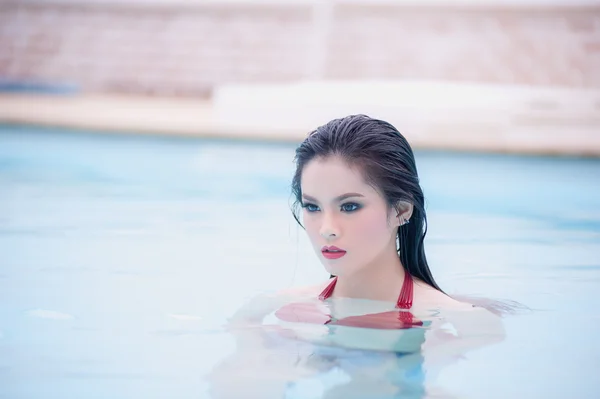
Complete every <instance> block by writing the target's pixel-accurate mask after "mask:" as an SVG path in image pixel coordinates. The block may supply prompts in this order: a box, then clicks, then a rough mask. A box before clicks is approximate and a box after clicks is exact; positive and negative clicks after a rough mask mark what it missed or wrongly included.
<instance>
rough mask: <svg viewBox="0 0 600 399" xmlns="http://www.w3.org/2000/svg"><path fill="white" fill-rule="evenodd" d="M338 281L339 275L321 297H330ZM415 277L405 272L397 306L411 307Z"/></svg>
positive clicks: (402, 307) (401, 307)
mask: <svg viewBox="0 0 600 399" xmlns="http://www.w3.org/2000/svg"><path fill="white" fill-rule="evenodd" d="M336 283H337V276H336V277H334V278H333V279H332V280H331V282H330V283H329V284H328V285H327V287H325V289H324V290H323V292H321V294H320V295H319V299H320V300H322V301H324V300H325V299H327V298H329V297H330V296H331V294H332V293H333V290H334V289H335V284H336ZM413 285H414V284H413V279H412V277H411V275H410V273H408V272H406V271H405V272H404V282H403V283H402V289H401V290H400V296H399V297H398V301H397V302H396V307H397V308H400V309H410V308H411V307H412V304H413Z"/></svg>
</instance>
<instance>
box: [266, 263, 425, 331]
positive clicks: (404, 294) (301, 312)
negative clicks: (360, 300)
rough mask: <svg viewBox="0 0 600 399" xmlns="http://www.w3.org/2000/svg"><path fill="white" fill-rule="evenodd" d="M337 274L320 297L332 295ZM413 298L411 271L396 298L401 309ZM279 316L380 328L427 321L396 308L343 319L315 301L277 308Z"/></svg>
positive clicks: (339, 324) (298, 319)
mask: <svg viewBox="0 0 600 399" xmlns="http://www.w3.org/2000/svg"><path fill="white" fill-rule="evenodd" d="M336 283H337V277H334V278H333V280H332V281H331V283H329V285H327V287H326V288H325V289H324V290H323V292H322V293H321V294H320V295H319V299H320V300H322V301H324V300H326V299H327V298H329V297H331V294H332V293H333V290H334V288H335V284H336ZM412 302H413V280H412V278H411V276H410V275H409V273H405V274H404V282H403V284H402V290H401V291H400V296H399V297H398V301H397V302H396V308H398V309H410V308H411V307H412ZM275 316H276V317H278V318H279V319H280V320H283V321H288V322H296V323H311V324H326V325H338V326H348V327H361V328H376V329H384V330H397V329H406V328H411V327H417V326H422V325H423V322H422V321H421V320H418V319H416V318H415V317H414V316H413V315H412V313H410V312H408V311H405V310H402V311H398V310H392V311H388V312H381V313H371V314H366V315H360V316H349V317H344V318H342V319H336V318H333V317H332V316H331V315H329V314H327V313H324V312H323V311H322V310H320V309H319V308H318V307H317V306H316V305H315V304H314V303H309V302H305V303H291V304H288V305H285V306H283V307H282V308H280V309H279V310H277V311H276V312H275Z"/></svg>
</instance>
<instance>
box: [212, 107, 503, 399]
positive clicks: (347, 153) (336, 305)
mask: <svg viewBox="0 0 600 399" xmlns="http://www.w3.org/2000/svg"><path fill="white" fill-rule="evenodd" d="M295 161H296V172H295V175H294V177H293V180H292V192H293V194H294V197H295V203H294V207H293V211H294V217H295V219H296V221H297V222H298V223H299V224H300V225H301V226H303V227H304V229H305V230H306V232H307V234H308V237H309V239H310V242H311V244H312V246H313V248H314V250H315V252H316V254H317V256H318V258H319V259H320V261H321V262H322V264H323V265H324V267H325V270H326V271H327V272H328V273H329V274H330V275H331V278H330V279H329V280H328V281H324V282H322V283H319V284H317V285H316V286H312V287H306V288H301V289H295V290H288V291H283V292H280V293H278V294H277V295H274V296H262V297H259V298H257V299H255V300H254V301H253V302H251V303H250V304H249V305H248V306H246V307H244V308H243V309H242V310H241V311H239V312H238V313H237V314H236V315H235V316H234V317H233V318H232V319H231V323H230V327H231V328H232V331H233V332H234V334H235V335H236V338H237V340H238V345H239V347H238V352H237V353H236V354H235V355H234V356H232V357H231V358H229V359H228V360H227V361H225V362H223V363H222V364H221V365H220V366H219V367H218V368H217V369H215V370H214V373H213V375H212V377H211V379H212V381H213V388H217V386H220V387H224V386H225V385H223V384H218V383H217V381H219V376H221V378H225V380H221V381H227V375H229V376H231V375H236V374H237V375H242V374H244V373H246V374H244V375H248V374H247V371H245V372H242V373H241V374H240V373H236V370H238V369H237V367H239V365H241V364H253V365H254V366H253V367H252V370H253V372H254V373H259V374H261V375H263V376H264V375H270V376H271V377H272V379H271V383H270V384H262V385H260V387H259V386H258V385H256V384H253V383H251V381H257V380H256V378H255V377H256V375H253V376H252V377H250V376H248V379H247V382H248V384H242V385H243V386H244V388H243V391H244V392H245V393H248V392H249V391H252V389H251V388H250V387H251V386H252V387H254V388H256V389H259V390H260V389H265V388H266V387H270V388H271V389H274V390H275V391H278V392H279V391H285V390H288V391H289V390H290V383H293V384H292V385H293V386H294V387H296V386H300V387H301V386H302V381H305V382H306V381H309V382H310V383H311V384H312V383H314V381H313V380H314V379H315V378H317V379H321V380H323V379H326V378H330V377H328V376H330V374H328V373H330V372H333V371H332V370H334V371H335V370H338V371H339V370H342V371H343V372H344V373H345V376H346V377H347V378H346V380H344V381H345V382H339V381H338V382H336V383H334V382H331V380H328V381H329V384H330V387H329V388H328V389H327V392H325V393H324V394H323V397H344V398H346V397H350V396H348V392H359V391H357V389H358V390H360V389H361V388H362V389H364V388H365V387H367V386H372V387H373V388H369V389H380V390H382V392H381V394H382V397H388V396H386V395H387V394H388V393H389V395H391V396H390V397H395V396H394V395H395V394H397V393H399V392H405V391H406V390H407V389H410V390H412V391H414V392H417V395H416V396H417V397H421V395H422V394H423V392H424V387H425V385H426V384H425V379H424V378H425V372H424V370H423V368H427V372H428V373H427V375H428V376H429V375H430V374H435V371H439V369H440V368H441V367H442V366H443V365H444V364H447V363H448V362H449V361H450V362H451V361H454V360H455V359H457V358H459V357H460V356H462V354H464V353H465V352H466V351H468V350H472V349H474V348H477V347H481V346H485V345H489V344H491V343H494V342H498V341H500V340H502V339H503V337H504V335H503V334H504V331H503V329H502V325H501V323H500V320H499V318H498V317H497V316H496V315H494V314H492V313H491V312H489V311H488V310H487V309H485V308H484V307H480V306H474V304H473V303H472V302H466V301H463V300H458V299H456V298H452V297H450V296H449V295H447V294H445V293H444V292H443V291H442V289H441V288H440V287H439V285H438V284H437V283H436V282H435V280H434V278H433V276H432V273H431V270H430V269H429V265H428V264H427V259H426V256H425V250H424V245H423V241H424V238H425V234H426V231H427V221H426V215H425V209H424V197H423V192H422V190H421V187H420V185H419V176H418V174H417V168H416V165H415V159H414V155H413V152H412V149H411V147H410V145H409V143H408V142H407V141H406V139H405V138H404V137H403V136H402V135H401V134H400V133H399V132H398V130H396V128H395V127H394V126H392V125H391V124H389V123H387V122H385V121H381V120H377V119H373V118H369V117H367V116H364V115H353V116H348V117H345V118H341V119H336V120H333V121H331V122H329V123H327V124H326V125H323V126H321V127H319V128H317V129H316V130H315V131H313V132H312V133H310V134H309V135H308V137H307V138H306V139H305V140H304V141H303V142H302V143H301V144H300V146H299V147H298V148H297V150H296V157H295ZM300 209H301V212H300ZM490 304H491V302H490ZM486 307H487V306H486ZM490 309H491V310H494V309H493V308H491V307H490ZM286 337H287V338H290V337H291V338H299V340H297V339H296V340H289V341H288V344H282V342H284V341H282V340H280V339H279V338H286ZM299 341H300V342H309V343H313V344H327V345H326V346H325V347H323V346H322V345H318V346H302V347H300V346H296V347H294V348H295V349H293V350H288V349H289V348H290V347H291V346H290V345H299V344H296V343H292V342H299ZM277 342H279V344H281V345H280V346H277V344H276V343H277ZM286 345H288V346H286ZM336 347H338V348H337V349H336ZM339 347H342V348H343V349H340V348H339ZM258 348H260V349H258ZM281 348H287V349H281ZM327 348H329V349H327ZM263 349H264V350H263ZM338 349H340V350H338ZM336 350H338V351H337V352H336ZM365 350H367V351H373V350H375V351H377V353H378V355H377V356H376V358H377V361H374V362H367V363H368V364H365V359H366V358H368V356H365V355H364V352H361V351H365ZM356 351H358V352H356ZM357 353H358V355H357ZM288 355H289V357H286V356H288ZM261 359H262V360H264V362H262V361H261ZM428 359H429V360H428ZM259 364H263V366H264V368H263V369H262V370H261V369H260V366H258V365H259ZM239 370H247V368H246V367H242V368H241V369H239ZM432 371H434V373H431V372H432ZM382 379H383V380H382ZM321 380H320V382H319V384H321V385H320V386H324V384H325V385H326V383H325V382H323V381H321ZM311 381H313V382H311ZM369 382H370V383H369ZM306 383H308V382H306ZM294 384H295V385H294ZM371 392H372V393H373V394H374V391H371ZM363 393H364V392H363ZM361 395H362V394H361ZM371 396H373V395H371ZM358 397H361V396H360V395H358ZM362 397H364V396H362Z"/></svg>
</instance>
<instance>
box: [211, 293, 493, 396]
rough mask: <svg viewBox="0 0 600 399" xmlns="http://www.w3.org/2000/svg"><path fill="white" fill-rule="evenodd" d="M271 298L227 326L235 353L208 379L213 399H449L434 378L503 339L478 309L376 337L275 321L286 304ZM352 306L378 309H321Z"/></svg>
mask: <svg viewBox="0 0 600 399" xmlns="http://www.w3.org/2000/svg"><path fill="white" fill-rule="evenodd" d="M271 299H273V301H271V302H270V301H269V300H268V299H267V298H257V299H255V301H253V302H251V303H250V304H249V305H248V306H247V307H245V308H243V309H241V310H240V311H239V312H238V313H237V314H236V316H234V318H233V319H232V320H231V322H230V325H229V329H230V332H231V333H232V334H233V335H234V337H235V339H236V344H237V348H236V351H235V352H234V353H233V354H232V355H230V356H229V357H228V358H226V359H225V360H223V361H222V362H221V363H220V364H218V365H217V366H216V367H215V368H214V369H213V371H212V372H211V374H210V375H209V377H208V380H209V381H210V383H211V394H212V397H213V398H249V397H252V398H253V397H256V398H266V399H267V398H302V399H308V398H339V399H342V398H343V399H346V398H365V397H368V398H398V397H402V398H425V397H445V398H447V397H452V395H451V394H450V393H447V392H441V391H440V390H439V389H437V388H436V386H435V378H436V375H437V374H438V373H439V372H440V371H441V370H442V369H443V368H444V367H446V366H448V365H450V364H452V363H454V362H456V361H457V360H459V359H461V358H462V357H463V356H464V355H465V354H466V353H468V352H470V351H472V350H475V349H478V348H481V347H484V346H488V345H491V344H494V343H498V342H500V341H502V340H503V339H504V329H503V327H502V320H501V319H500V317H498V316H496V315H494V314H492V313H490V312H488V311H487V310H485V309H482V308H476V309H474V310H472V311H464V310H460V311H457V310H447V311H429V312H426V313H425V312H420V313H419V319H421V320H423V326H422V327H413V328H409V329H401V330H380V329H368V328H358V327H346V326H336V325H333V326H329V325H323V324H321V325H318V324H314V325H310V324H306V323H303V324H298V323H296V324H295V325H294V323H285V322H281V321H280V320H279V321H278V320H277V319H276V318H275V317H274V316H273V310H274V309H278V308H280V307H281V305H282V302H283V300H284V299H283V298H271ZM288 299H289V298H288ZM304 301H305V303H310V300H306V299H305V300H304ZM352 301H355V302H360V303H358V305H356V306H354V307H355V309H356V308H359V309H361V311H362V312H365V311H366V309H368V308H369V307H370V308H371V310H376V309H377V308H381V307H382V303H376V302H374V301H372V302H371V301H364V300H363V301H358V300H348V299H345V300H343V301H341V302H342V303H341V304H340V303H339V302H338V303H337V305H340V306H337V307H336V301H335V300H334V301H330V302H329V303H328V304H327V307H328V310H329V311H331V312H332V313H335V314H336V315H338V316H341V315H340V312H341V313H342V315H343V313H344V312H348V311H349V309H350V308H351V307H352V305H351V303H350V302H352ZM269 302H270V303H269ZM367 302H371V303H370V304H369V303H367ZM261 309H262V310H261ZM365 314H366V313H365ZM365 348H368V349H365ZM411 348H412V349H411ZM374 349H377V350H374ZM400 350H403V351H400Z"/></svg>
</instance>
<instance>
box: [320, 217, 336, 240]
mask: <svg viewBox="0 0 600 399" xmlns="http://www.w3.org/2000/svg"><path fill="white" fill-rule="evenodd" d="M319 233H320V234H321V237H323V238H325V239H327V240H331V239H333V238H336V237H339V236H340V232H339V227H338V225H337V223H336V221H335V220H334V218H333V216H332V215H331V214H330V215H327V214H325V215H323V223H322V224H321V229H320V231H319Z"/></svg>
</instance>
